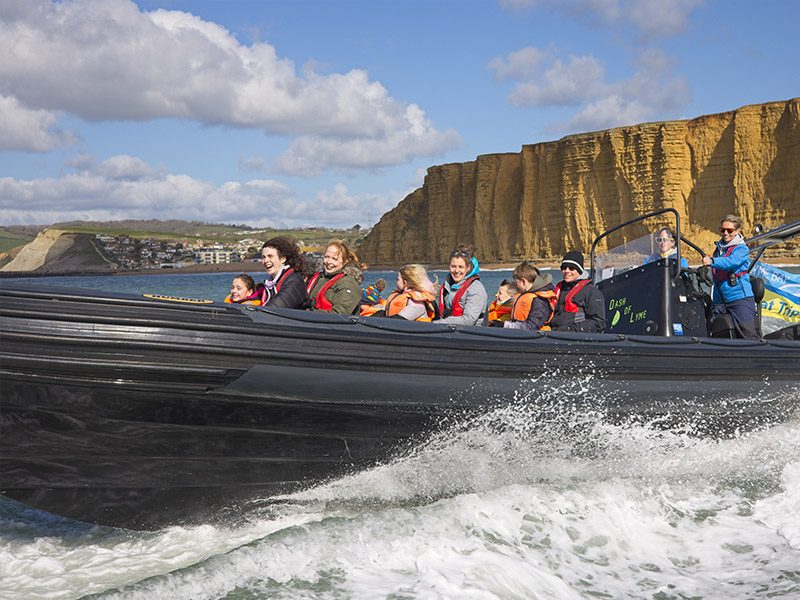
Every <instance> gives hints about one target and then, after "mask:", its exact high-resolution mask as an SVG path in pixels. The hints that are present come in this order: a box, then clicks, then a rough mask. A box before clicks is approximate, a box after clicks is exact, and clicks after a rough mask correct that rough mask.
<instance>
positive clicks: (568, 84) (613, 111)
mask: <svg viewBox="0 0 800 600" xmlns="http://www.w3.org/2000/svg"><path fill="white" fill-rule="evenodd" d="M549 55H550V59H549V60H550V62H549V63H543V64H540V68H539V69H538V70H534V71H531V72H529V74H528V75H527V76H526V77H522V78H518V79H515V81H516V84H515V86H514V88H513V89H512V90H511V92H510V93H509V95H508V101H509V103H510V104H512V105H514V106H518V107H578V112H577V114H576V115H575V116H574V117H573V118H572V119H571V120H570V121H569V122H567V123H561V124H557V125H555V126H553V127H552V128H551V129H552V130H553V131H567V132H578V131H586V130H595V129H605V128H608V127H617V126H620V125H630V124H632V123H638V122H641V121H645V120H648V119H650V118H653V117H655V116H661V115H663V114H664V113H665V112H666V113H669V112H671V111H676V110H679V109H681V108H682V107H683V106H685V104H686V103H687V102H688V100H689V94H690V92H689V85H688V82H687V81H686V79H685V78H684V77H681V76H677V75H675V74H674V72H673V65H672V63H671V61H670V59H669V58H668V57H667V56H666V55H665V54H664V53H663V52H662V51H661V50H658V49H655V48H646V49H643V50H641V51H640V52H639V53H638V55H637V59H636V64H635V67H636V71H635V72H634V74H633V75H632V76H631V77H630V78H628V79H622V80H619V81H608V80H607V79H606V73H605V68H604V65H603V63H602V62H601V61H600V60H598V59H597V58H596V57H594V56H591V55H587V56H571V57H569V59H567V60H566V61H564V60H562V59H560V58H558V56H557V51H556V50H551V51H549ZM499 60H502V59H499Z"/></svg>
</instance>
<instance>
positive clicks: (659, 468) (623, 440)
mask: <svg viewBox="0 0 800 600" xmlns="http://www.w3.org/2000/svg"><path fill="white" fill-rule="evenodd" d="M538 383H539V382H535V381H534V382H531V384H530V385H529V386H526V389H527V390H528V391H527V393H523V392H520V393H519V394H518V395H517V397H515V398H514V399H512V400H511V401H510V402H508V403H507V404H505V405H503V406H498V408H496V409H495V410H493V411H491V412H489V413H487V414H485V415H481V416H478V417H472V418H469V419H464V420H463V421H460V422H459V421H456V420H453V421H452V422H451V423H449V424H448V427H447V428H446V429H445V430H444V431H443V432H442V433H440V434H438V435H436V436H433V437H432V438H430V439H428V440H426V441H425V442H424V443H422V444H420V445H418V446H417V447H415V448H413V449H411V450H410V451H409V452H407V453H406V454H405V455H404V456H401V457H398V458H397V459H396V460H394V461H392V462H391V463H388V464H385V465H382V466H379V467H376V468H374V469H371V470H369V471H365V472H362V473H356V474H354V475H352V476H349V477H345V478H343V479H340V480H338V481H334V482H330V483H328V484H327V485H322V486H318V487H316V488H313V489H310V490H306V491H304V492H300V493H297V494H292V495H289V496H285V497H283V498H281V500H282V502H283V504H279V505H271V506H269V507H268V508H262V509H259V510H255V511H254V512H253V513H251V514H250V519H249V521H248V522H247V524H245V525H239V526H236V527H231V528H229V529H226V528H221V527H212V526H200V527H186V528H180V527H179V528H170V529H167V530H164V531H161V532H157V533H131V532H120V531H114V530H107V529H103V528H98V527H89V526H84V525H80V524H75V523H71V522H68V521H63V520H59V519H52V518H47V517H43V516H41V514H40V513H39V514H38V516H37V513H35V511H31V510H30V509H24V508H21V507H20V506H18V505H15V504H11V503H2V504H0V510H2V511H3V512H2V513H0V519H2V520H0V525H2V536H0V597H2V598H15V599H17V598H54V599H67V598H79V597H82V596H83V595H84V594H87V593H88V594H98V597H100V598H124V599H126V600H128V599H137V598H141V599H150V598H175V599H181V598H186V599H192V600H194V599H206V598H208V599H212V598H225V599H231V600H233V599H235V598H242V599H244V598H246V599H255V598H270V599H272V598H281V599H282V598H287V599H288V598H292V599H294V598H326V599H327V598H331V599H333V598H355V599H361V598H363V599H372V598H393V599H400V598H455V597H458V598H475V599H477V598H481V599H484V598H533V597H540V598H586V597H607V598H626V597H627V598H640V597H652V598H665V599H666V598H686V597H705V598H722V597H737V598H739V597H767V596H769V597H782V598H794V597H798V595H800V421H799V420H797V419H793V420H790V421H789V422H786V423H783V424H781V425H776V426H773V427H770V428H765V429H761V430H756V431H753V432H750V433H748V434H740V435H734V436H732V437H728V438H724V439H711V438H704V437H698V436H696V435H693V434H692V433H693V432H692V427H691V425H692V424H691V423H684V424H683V425H682V426H681V427H680V428H675V429H663V428H656V427H653V426H652V425H653V424H652V423H640V422H636V421H635V420H630V421H628V422H623V423H609V422H608V421H606V420H605V419H604V418H603V415H604V407H605V405H606V403H607V401H608V400H609V399H608V398H600V399H597V402H596V409H595V410H587V409H586V406H585V403H584V402H582V403H580V404H579V403H578V402H573V401H572V400H571V399H572V398H580V397H583V398H585V397H586V394H591V391H590V390H591V380H590V379H582V378H578V379H577V380H575V381H573V382H570V383H567V384H564V385H562V386H560V387H559V388H552V389H548V388H546V387H543V386H540V385H538ZM533 393H535V394H536V400H537V402H536V403H533V402H531V397H530V394H533ZM740 400H741V401H747V400H748V399H746V398H744V399H740ZM752 401H758V402H763V398H756V399H752Z"/></svg>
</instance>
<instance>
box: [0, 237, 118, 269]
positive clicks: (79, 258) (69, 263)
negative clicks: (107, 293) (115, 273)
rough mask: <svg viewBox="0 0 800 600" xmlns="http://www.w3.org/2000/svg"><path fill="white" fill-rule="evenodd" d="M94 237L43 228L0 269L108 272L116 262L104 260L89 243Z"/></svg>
mask: <svg viewBox="0 0 800 600" xmlns="http://www.w3.org/2000/svg"><path fill="white" fill-rule="evenodd" d="M93 237H94V236H92V235H89V234H85V233H66V232H64V231H60V230H58V229H45V230H44V231H42V232H41V233H40V234H39V235H38V236H36V239H34V240H33V241H32V242H30V243H29V244H26V245H25V246H23V247H22V249H21V250H20V251H19V253H18V254H17V255H16V256H15V257H14V259H13V260H11V261H10V262H9V263H8V264H6V265H4V266H3V267H2V268H0V271H12V272H13V271H18V272H30V271H36V272H38V273H81V272H92V273H94V272H98V271H112V270H114V269H115V268H116V265H114V264H112V263H109V262H108V261H106V260H105V259H104V258H103V257H102V256H100V254H99V253H98V251H97V248H96V247H95V246H94V244H93V243H92V239H93Z"/></svg>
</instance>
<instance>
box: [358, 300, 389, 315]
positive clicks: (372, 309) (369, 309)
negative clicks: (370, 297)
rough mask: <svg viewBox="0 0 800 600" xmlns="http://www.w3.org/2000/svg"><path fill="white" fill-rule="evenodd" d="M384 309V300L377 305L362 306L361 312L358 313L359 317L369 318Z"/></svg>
mask: <svg viewBox="0 0 800 600" xmlns="http://www.w3.org/2000/svg"><path fill="white" fill-rule="evenodd" d="M385 309H386V300H383V299H381V301H380V302H378V303H377V304H362V305H361V311H360V312H359V313H358V316H359V317H371V316H372V315H374V314H375V313H378V312H381V311H382V310H385Z"/></svg>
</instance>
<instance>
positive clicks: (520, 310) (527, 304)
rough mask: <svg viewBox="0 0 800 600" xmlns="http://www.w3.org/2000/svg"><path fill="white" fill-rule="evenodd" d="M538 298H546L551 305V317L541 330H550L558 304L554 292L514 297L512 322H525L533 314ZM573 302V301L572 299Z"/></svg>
mask: <svg viewBox="0 0 800 600" xmlns="http://www.w3.org/2000/svg"><path fill="white" fill-rule="evenodd" d="M536 298H544V299H545V300H547V303H548V304H549V305H550V316H549V317H547V320H546V321H545V322H544V323H542V326H541V328H540V329H550V327H549V326H548V323H550V320H551V319H552V318H553V313H554V312H555V310H556V302H558V295H557V294H556V292H554V291H553V290H539V291H538V292H531V291H527V292H520V293H519V294H517V295H516V296H514V306H512V307H511V320H512V321H525V320H526V319H527V318H528V315H530V314H531V307H532V306H533V301H534V300H535V299H536ZM570 300H571V299H570Z"/></svg>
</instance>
